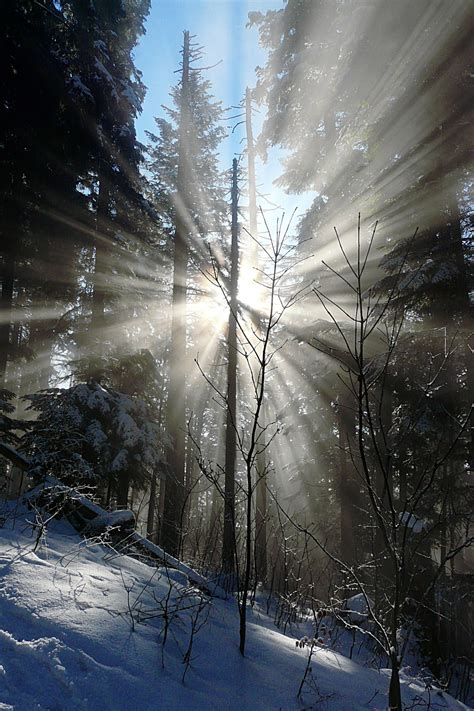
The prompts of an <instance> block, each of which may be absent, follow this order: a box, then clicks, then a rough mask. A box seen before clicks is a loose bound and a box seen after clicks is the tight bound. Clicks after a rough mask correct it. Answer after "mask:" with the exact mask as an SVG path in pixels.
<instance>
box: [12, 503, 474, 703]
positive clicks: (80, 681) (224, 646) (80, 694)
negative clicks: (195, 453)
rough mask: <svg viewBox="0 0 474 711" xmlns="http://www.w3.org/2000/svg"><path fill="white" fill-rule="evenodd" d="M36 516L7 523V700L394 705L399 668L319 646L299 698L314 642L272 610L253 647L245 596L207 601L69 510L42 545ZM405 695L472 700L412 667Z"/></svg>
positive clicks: (179, 577) (253, 620) (258, 623)
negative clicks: (392, 689) (428, 684)
mask: <svg viewBox="0 0 474 711" xmlns="http://www.w3.org/2000/svg"><path fill="white" fill-rule="evenodd" d="M28 520H30V521H32V520H33V514H32V513H31V512H28V511H27V510H25V509H21V510H18V511H17V516H16V522H15V525H14V526H13V524H12V518H11V517H10V518H8V520H7V521H6V522H5V523H4V525H3V528H1V529H0V710H3V711H5V709H15V710H16V711H30V710H31V711H33V709H39V710H44V711H46V710H49V711H59V710H64V711H66V710H67V711H76V710H79V709H81V710H83V711H89V710H90V711H108V710H111V711H112V710H113V711H115V710H117V711H120V710H122V709H123V710H125V709H126V710H127V711H129V710H130V709H133V710H134V711H140V710H141V709H153V710H157V711H165V710H166V709H173V710H174V709H179V710H184V709H190V710H192V711H199V710H204V709H205V710H206V711H209V710H211V709H212V710H214V709H216V710H218V709H225V710H226V711H233V710H235V711H237V710H238V711H244V710H245V709H249V710H250V709H252V711H257V710H264V709H265V710H268V711H270V710H273V709H274V710H275V711H277V710H278V709H281V710H283V711H287V710H290V709H313V708H314V709H327V710H329V711H358V710H359V709H370V710H372V711H375V710H376V709H386V707H387V694H386V692H387V688H388V679H389V676H388V674H389V673H388V671H387V670H382V671H381V672H380V673H379V672H377V671H376V670H374V669H369V668H366V667H363V666H360V665H359V664H357V663H356V662H355V661H351V660H349V659H347V658H346V657H344V656H342V655H340V654H338V653H336V652H333V651H330V650H327V649H319V648H318V649H317V650H316V651H315V653H314V656H313V661H312V674H311V675H310V678H309V680H308V683H307V684H305V688H304V691H303V694H302V697H301V699H297V691H298V688H299V685H300V681H301V678H302V676H303V673H304V670H305V666H306V660H307V654H308V652H307V649H300V648H298V647H296V644H295V639H296V637H289V636H284V635H283V634H282V633H281V632H280V631H279V630H278V629H276V628H275V627H274V626H273V624H272V622H271V620H270V619H269V618H268V617H266V616H265V615H263V614H257V613H255V612H253V613H251V615H250V622H249V628H248V647H247V654H246V657H245V658H242V657H241V655H240V653H239V650H238V615H237V609H236V603H235V601H234V600H232V599H229V600H220V599H212V600H210V601H209V602H207V601H206V600H207V599H206V598H204V597H203V596H202V595H201V594H199V593H198V591H195V590H194V591H193V589H192V588H190V587H189V586H186V585H185V584H184V583H186V580H185V578H184V576H183V574H182V573H179V572H177V571H174V572H173V571H171V570H170V571H169V576H168V575H167V572H166V570H164V569H160V570H157V569H155V568H152V567H150V566H148V565H146V564H144V563H141V562H139V561H137V560H133V559H131V558H128V557H126V556H117V555H114V553H113V551H111V549H109V548H107V547H106V546H104V545H102V544H99V543H97V544H95V545H94V544H91V543H86V542H85V541H83V540H82V539H81V538H80V537H79V536H78V534H77V533H76V532H75V531H74V530H73V529H72V528H71V527H70V525H69V524H68V523H66V522H64V521H51V522H50V523H49V525H48V528H47V532H46V535H45V536H44V538H43V540H42V542H41V544H40V545H39V546H38V548H37V550H36V551H34V550H33V549H34V546H35V542H36V534H35V532H34V530H33V528H32V526H31V525H30V524H29V523H28V522H27V521H28ZM166 615H167V616H168V617H169V618H171V622H170V624H169V629H168V635H167V638H166V641H165V627H166V626H165V624H164V619H165V616H166ZM193 620H194V624H195V627H196V634H195V636H194V638H193V644H192V649H191V651H190V652H189V642H190V639H191V629H192V624H193ZM164 641H165V644H164V645H163V643H164ZM187 652H188V657H190V660H191V661H190V665H189V667H188V668H186V663H185V661H183V660H185V659H186V653H187ZM184 672H186V674H185V677H184V681H183V674H184ZM403 696H404V701H405V703H406V705H407V707H410V706H411V707H412V708H417V709H422V708H427V704H428V702H429V700H430V701H431V706H429V708H430V709H431V711H435V710H437V709H453V710H454V709H456V710H458V711H460V709H466V708H467V707H466V706H463V704H461V703H459V702H457V701H455V700H454V699H452V698H451V697H449V696H448V695H446V694H444V693H443V694H441V692H437V691H436V690H431V692H430V696H431V698H429V695H428V692H427V691H424V690H423V688H422V686H421V685H418V684H417V683H415V682H413V681H412V680H410V679H409V678H404V679H403ZM422 700H423V701H424V703H422Z"/></svg>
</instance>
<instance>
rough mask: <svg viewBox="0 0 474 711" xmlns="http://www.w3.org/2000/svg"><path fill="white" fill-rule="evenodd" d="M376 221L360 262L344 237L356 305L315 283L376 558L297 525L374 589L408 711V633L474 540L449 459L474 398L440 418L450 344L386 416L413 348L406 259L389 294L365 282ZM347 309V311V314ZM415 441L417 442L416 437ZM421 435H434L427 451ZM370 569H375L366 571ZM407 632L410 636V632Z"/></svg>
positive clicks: (370, 594) (396, 692)
mask: <svg viewBox="0 0 474 711" xmlns="http://www.w3.org/2000/svg"><path fill="white" fill-rule="evenodd" d="M375 229H376V228H375ZM375 229H374V231H373V233H372V235H371V238H370V240H369V243H368V247H367V249H366V250H365V252H364V251H363V249H362V238H361V231H360V230H361V228H360V218H359V223H358V230H357V240H356V254H357V262H356V263H355V264H353V263H352V262H351V261H350V260H349V259H348V257H347V255H346V252H345V251H344V249H343V247H342V246H341V250H342V254H343V258H344V260H345V263H346V267H347V274H348V276H347V277H346V275H345V273H342V274H341V273H338V272H337V271H336V270H335V269H332V272H333V274H334V276H336V277H339V279H340V281H341V282H342V283H343V284H344V285H345V287H346V288H347V289H349V290H350V292H351V293H352V299H353V301H352V305H351V306H350V307H347V306H346V304H345V303H344V305H340V304H338V303H336V302H334V301H333V299H332V298H331V297H329V296H327V295H326V294H325V293H324V292H323V291H321V289H319V288H317V287H316V288H315V290H314V291H315V294H316V295H317V297H318V300H319V302H320V304H321V306H322V308H323V309H324V310H325V311H326V313H327V315H328V317H329V319H330V323H332V326H333V329H334V330H333V337H332V338H330V339H328V338H327V337H324V336H323V337H322V336H321V335H320V336H316V337H315V338H314V339H313V340H312V341H310V343H311V345H313V346H314V347H315V348H317V349H318V350H319V351H322V352H324V353H326V354H328V355H329V354H330V355H331V356H332V357H333V358H335V359H336V360H337V361H338V362H339V363H340V364H341V367H342V370H343V373H344V374H343V376H342V377H343V382H344V385H345V387H346V388H347V392H348V394H349V395H350V397H351V399H352V403H353V404H352V407H353V411H354V412H355V432H354V437H353V441H352V443H351V442H349V445H348V447H347V451H348V453H349V455H350V458H351V461H352V463H353V466H354V467H355V470H356V472H357V477H358V481H359V486H360V490H361V494H362V497H363V498H362V501H363V504H362V507H363V509H364V511H365V521H364V528H365V529H369V530H370V529H371V528H373V530H374V534H373V535H374V545H373V548H372V552H371V554H370V556H369V557H367V553H366V556H365V562H364V564H363V565H362V564H360V563H359V564H358V565H354V562H353V560H352V557H351V556H349V557H348V552H347V551H345V550H342V551H341V554H340V556H338V555H337V554H335V553H333V552H332V551H331V550H330V549H329V548H328V547H327V545H326V544H325V543H324V542H322V541H321V539H320V537H318V536H316V535H314V534H313V533H311V532H309V531H308V530H307V529H304V528H303V527H301V526H299V525H298V524H296V525H298V527H299V529H300V530H305V531H306V533H308V535H309V536H310V537H311V538H312V540H314V541H315V542H316V543H317V544H318V545H319V546H320V547H321V549H322V550H324V551H325V552H326V553H327V554H328V555H329V556H330V557H331V558H332V559H333V560H334V561H335V562H337V563H338V565H340V567H341V571H342V572H343V573H344V574H345V575H346V576H347V577H348V579H349V580H351V581H352V583H353V585H355V586H356V588H357V589H358V590H359V591H360V593H361V594H362V595H363V596H364V599H365V601H366V604H367V607H368V610H369V614H370V617H371V619H373V621H374V624H375V632H374V637H375V639H376V640H377V641H378V643H379V644H380V645H381V647H382V648H383V650H384V652H385V653H386V654H387V657H388V658H389V659H390V662H391V668H392V676H391V681H390V691H389V705H390V708H391V709H394V710H396V711H401V709H402V700H401V692H400V681H399V668H400V664H401V660H402V658H403V655H404V652H405V648H406V644H407V638H409V637H410V635H411V634H412V633H413V629H414V627H415V625H416V624H417V623H419V622H420V621H421V619H422V616H423V613H424V611H425V610H426V609H428V610H430V611H431V610H432V605H433V604H434V598H433V590H434V587H435V585H436V582H437V580H438V578H439V577H440V575H442V573H443V571H444V568H445V566H446V564H447V562H448V561H450V560H453V559H454V558H455V557H456V556H457V555H459V553H460V552H461V551H462V550H463V549H464V548H466V547H468V546H470V545H472V544H473V542H474V537H473V536H472V531H471V530H470V513H469V511H470V508H471V506H470V505H467V506H465V505H464V503H461V502H462V501H463V497H464V496H466V495H467V490H466V489H465V487H463V486H461V488H462V489H463V490H464V494H462V495H461V498H460V499H458V505H457V507H456V509H455V512H454V511H453V510H452V511H451V512H449V511H448V509H447V507H446V506H445V503H446V500H447V497H448V493H449V487H447V486H446V478H445V471H444V468H445V464H446V462H447V461H448V459H451V458H452V456H453V452H454V451H455V450H457V448H458V447H459V445H460V444H461V442H462V438H463V435H464V432H465V430H466V427H467V425H468V422H469V418H470V417H471V416H472V405H470V404H469V405H468V406H467V407H465V406H464V407H463V406H461V407H460V408H459V406H458V407H456V408H455V409H454V410H452V411H451V412H450V419H451V422H452V427H451V428H449V431H448V432H446V431H441V430H440V429H439V428H438V427H434V428H433V427H432V426H431V424H430V420H432V419H433V416H434V413H435V411H436V391H437V389H438V387H439V382H440V379H442V371H443V369H444V368H445V367H446V363H447V362H449V361H450V359H451V358H452V355H453V354H452V351H451V349H450V348H448V349H447V350H446V352H441V354H440V353H439V351H438V353H436V351H435V352H433V353H431V354H430V358H431V367H430V368H429V369H428V372H426V369H425V379H424V380H423V379H422V377H421V374H420V373H416V372H415V374H414V375H415V377H417V376H420V379H419V380H416V381H415V382H413V383H412V386H411V387H412V388H413V390H414V391H416V396H415V398H414V399H412V400H411V401H408V402H406V401H405V403H404V404H403V405H402V404H400V405H399V406H398V410H397V416H398V417H399V421H398V422H397V423H395V422H394V423H393V426H392V423H391V422H390V421H388V422H387V418H386V417H384V415H383V410H384V405H385V399H386V397H387V391H386V388H385V387H384V386H385V384H386V383H387V381H388V379H389V377H393V371H394V370H395V371H396V369H397V367H398V365H397V361H398V353H399V351H401V350H402V349H404V348H405V347H406V343H407V341H409V340H410V339H411V338H412V335H411V334H410V332H409V331H408V329H407V323H406V320H405V317H406V315H407V313H406V310H405V309H404V308H403V307H402V306H400V299H399V295H400V292H401V290H402V288H403V282H402V281H400V277H401V274H402V273H403V269H404V261H403V260H402V261H401V263H400V264H399V265H398V269H397V272H396V273H395V274H394V279H393V281H392V285H391V289H390V291H389V293H388V294H387V295H386V296H385V297H384V298H382V297H381V296H380V295H379V296H378V297H376V296H375V295H374V292H373V291H372V290H371V289H369V290H366V289H365V287H364V280H365V270H366V267H367V264H368V261H369V257H370V251H371V248H372V244H373V240H374V236H375ZM415 235H416V233H415ZM338 240H339V238H338ZM339 244H340V242H339ZM395 304H396V305H397V306H396V308H393V307H394V306H395ZM391 309H392V310H391ZM342 318H343V319H344V320H340V319H342ZM433 400H434V401H435V402H433ZM433 405H435V407H434V406H433ZM416 435H419V439H418V443H417V445H416V444H415V446H413V440H414V437H415V436H416ZM407 440H409V441H410V445H408V446H407ZM420 442H423V444H424V447H423V450H421V447H420ZM401 448H403V453H404V456H403V461H400V460H398V461H397V459H396V453H397V452H399V451H400V449H401ZM425 448H426V449H425ZM421 452H422V454H421ZM420 457H421V461H420V460H419V458H420ZM394 459H395V461H394ZM407 467H408V468H409V469H408V472H409V474H408V478H407ZM460 520H463V521H464V528H463V530H464V533H463V534H461V533H460V534H459V535H458V537H457V539H456V540H453V541H451V543H450V544H447V542H446V540H445V539H443V544H442V554H441V556H440V558H439V561H438V562H435V560H434V559H433V554H432V551H433V549H434V548H436V547H437V546H439V545H440V539H439V537H438V536H439V533H440V531H441V529H442V528H444V527H445V526H446V525H450V524H449V521H451V524H454V523H455V522H456V524H458V523H459V522H460ZM354 533H355V532H354ZM366 550H367V549H366ZM367 568H368V569H369V570H370V572H371V575H370V577H367V576H366V572H365V571H366V570H367ZM374 580H375V581H377V580H380V584H381V585H382V586H383V595H380V591H378V590H377V588H375V590H374V589H373V582H374ZM374 592H375V600H376V602H375V604H374V602H373V600H374ZM401 634H402V635H404V639H403V637H402V641H401V638H400V635H401Z"/></svg>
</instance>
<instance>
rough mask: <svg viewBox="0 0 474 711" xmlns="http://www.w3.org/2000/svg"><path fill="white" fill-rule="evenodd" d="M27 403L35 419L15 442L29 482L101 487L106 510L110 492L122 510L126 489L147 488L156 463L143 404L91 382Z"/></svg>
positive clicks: (153, 434)
mask: <svg viewBox="0 0 474 711" xmlns="http://www.w3.org/2000/svg"><path fill="white" fill-rule="evenodd" d="M27 399H28V401H29V403H30V404H29V408H30V409H33V410H35V411H36V412H37V413H38V417H37V419H36V420H35V421H34V422H32V423H31V424H30V426H29V429H28V432H27V434H26V435H25V436H24V437H23V438H22V440H21V448H22V450H23V451H25V452H26V453H27V454H28V455H29V457H30V460H31V474H32V475H33V476H36V477H38V478H41V477H44V476H45V475H46V474H53V475H54V476H57V477H58V478H59V479H61V480H62V481H64V482H65V483H67V484H71V485H76V484H78V483H87V484H91V485H94V486H98V487H105V488H106V489H107V497H106V498H107V504H109V503H110V498H111V495H112V492H114V493H115V494H116V496H117V503H118V504H119V505H123V506H126V505H127V501H128V488H129V486H130V485H131V484H133V485H135V486H137V487H138V488H145V486H146V485H147V484H148V482H149V479H150V477H151V474H152V473H153V472H154V470H155V469H156V467H157V465H158V464H159V463H160V461H161V454H160V449H159V446H158V443H159V437H160V431H159V428H158V426H157V425H156V423H155V422H154V420H153V414H152V412H151V411H150V408H149V407H148V406H147V405H146V404H145V402H144V401H143V400H140V399H138V398H136V397H133V396H130V395H126V394H124V393H120V392H117V391H116V390H112V389H110V388H104V387H102V386H101V385H99V384H98V383H94V382H90V383H79V384H78V385H74V386H72V387H71V388H67V389H54V388H53V389H48V390H45V391H43V392H40V393H36V394H34V395H29V396H28V398H27Z"/></svg>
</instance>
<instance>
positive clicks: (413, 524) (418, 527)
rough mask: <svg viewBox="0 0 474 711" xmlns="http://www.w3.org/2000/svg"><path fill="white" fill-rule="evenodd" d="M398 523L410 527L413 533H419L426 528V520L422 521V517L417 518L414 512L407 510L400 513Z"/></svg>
mask: <svg viewBox="0 0 474 711" xmlns="http://www.w3.org/2000/svg"><path fill="white" fill-rule="evenodd" d="M400 523H402V524H404V525H405V526H406V527H407V528H409V529H411V530H412V531H413V533H421V532H422V531H424V530H425V529H426V528H428V526H427V523H426V521H423V519H421V518H418V516H415V514H414V513H409V512H408V511H404V512H403V513H401V514H400Z"/></svg>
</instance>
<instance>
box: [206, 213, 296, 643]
mask: <svg viewBox="0 0 474 711" xmlns="http://www.w3.org/2000/svg"><path fill="white" fill-rule="evenodd" d="M266 226H267V238H266V240H265V243H264V242H263V241H259V242H258V243H259V245H260V247H261V249H262V250H263V252H264V255H265V264H264V265H263V266H262V268H261V270H260V281H261V283H262V286H263V287H264V288H265V290H266V292H267V298H266V300H265V305H264V306H262V309H261V311H262V314H261V331H260V333H257V334H256V333H255V331H254V329H253V326H252V323H250V324H249V323H248V322H247V321H246V320H245V317H244V315H243V314H242V312H239V311H237V312H231V317H230V318H232V320H233V321H235V326H236V337H237V348H236V350H237V353H238V354H240V357H241V360H242V362H243V364H244V367H245V369H246V371H247V379H248V381H249V383H250V392H249V393H248V401H247V402H245V401H244V406H243V407H242V409H243V410H244V411H246V412H247V415H248V421H247V422H246V423H245V427H241V426H240V423H239V421H238V419H236V416H235V414H234V412H232V410H233V409H234V403H233V401H231V400H230V397H232V398H233V393H231V392H230V390H223V389H221V388H219V387H218V386H217V385H216V383H215V382H213V381H212V378H211V377H209V376H208V375H206V374H204V372H203V371H201V372H203V375H204V377H205V378H206V381H207V382H208V383H209V385H210V386H211V388H212V389H213V391H214V393H215V395H216V397H217V398H218V400H219V401H220V402H221V403H222V404H223V406H224V407H225V409H226V412H228V411H230V412H231V416H230V417H229V418H228V419H227V425H228V426H232V428H233V430H234V432H235V440H236V446H237V453H238V457H239V459H240V461H241V464H242V468H243V483H242V485H241V487H242V488H241V490H242V494H243V501H244V507H243V508H244V512H243V514H244V516H243V536H244V544H243V564H242V567H241V566H240V563H239V561H238V558H237V574H238V578H239V592H238V607H239V619H240V630H239V636H240V643H239V649H240V652H241V654H242V655H244V653H245V645H246V634H247V603H248V599H249V594H250V584H251V578H252V572H253V570H254V565H253V554H254V550H255V546H254V540H255V519H254V516H253V509H254V495H255V490H256V487H257V486H258V480H257V481H256V479H255V471H257V460H258V459H259V458H260V456H261V454H262V452H263V451H265V450H266V449H267V448H268V447H269V446H270V445H271V443H272V441H273V439H274V438H275V436H276V434H277V432H278V423H277V421H276V420H274V419H270V420H269V421H267V420H265V421H264V422H263V402H264V397H265V392H266V388H267V380H268V374H269V371H270V369H271V368H272V367H273V361H274V359H275V357H276V354H277V353H278V352H279V350H280V349H281V347H282V344H281V343H280V344H278V343H277V342H275V339H276V336H277V333H278V330H279V327H280V326H281V322H282V319H283V317H284V316H285V314H286V313H287V311H288V310H289V309H290V308H291V307H292V306H294V305H295V304H296V303H297V302H298V300H299V299H300V298H302V295H303V293H304V291H305V290H306V287H305V286H303V287H302V288H301V289H299V290H297V291H293V290H291V289H289V287H288V284H287V280H288V273H289V271H290V269H291V255H292V254H293V252H294V249H295V245H292V244H291V242H290V239H289V237H288V229H289V224H288V225H287V226H286V228H285V227H284V226H283V224H282V222H281V221H280V222H277V227H276V234H275V235H274V236H272V234H271V232H270V230H269V228H268V225H266ZM254 239H255V238H254ZM209 278H210V279H213V281H214V283H215V285H216V286H217V287H218V288H219V289H220V290H221V291H222V293H223V294H224V295H225V296H226V298H229V297H227V290H226V286H225V281H223V280H222V275H221V271H220V266H219V264H218V263H217V262H214V263H213V272H212V274H210V275H209ZM228 303H229V309H230V310H231V309H232V308H235V299H234V300H233V302H232V301H230V299H229V301H228ZM195 444H197V443H195ZM197 451H198V453H199V465H200V467H201V470H202V472H203V473H204V474H205V475H206V476H207V477H208V478H209V479H210V480H211V481H212V482H213V483H214V484H215V485H216V486H218V487H219V475H218V472H217V471H216V470H215V467H213V466H212V463H211V462H209V461H206V460H205V458H203V457H202V456H201V451H200V448H199V446H197ZM267 473H268V464H267V467H266V470H265V471H264V472H261V475H262V476H265V475H266V474H267ZM221 494H222V495H223V496H224V497H225V494H226V492H225V491H222V490H221ZM234 538H235V540H234V547H235V548H237V535H236V527H234Z"/></svg>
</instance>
